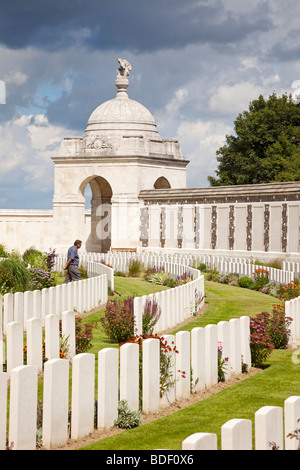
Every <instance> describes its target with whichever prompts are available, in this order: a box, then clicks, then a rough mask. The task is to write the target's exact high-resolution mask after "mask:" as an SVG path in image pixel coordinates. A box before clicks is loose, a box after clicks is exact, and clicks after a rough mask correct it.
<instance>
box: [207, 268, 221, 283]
mask: <svg viewBox="0 0 300 470" xmlns="http://www.w3.org/2000/svg"><path fill="white" fill-rule="evenodd" d="M207 280H208V281H214V282H220V276H219V272H218V271H217V270H215V269H214V270H211V271H210V272H209V273H208V274H207Z"/></svg>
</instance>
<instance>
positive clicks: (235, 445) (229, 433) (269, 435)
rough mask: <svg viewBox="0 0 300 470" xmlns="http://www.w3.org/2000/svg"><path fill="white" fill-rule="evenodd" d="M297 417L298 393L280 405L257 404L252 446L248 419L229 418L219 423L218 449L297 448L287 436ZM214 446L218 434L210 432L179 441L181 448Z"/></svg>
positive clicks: (299, 412)
mask: <svg viewBox="0 0 300 470" xmlns="http://www.w3.org/2000/svg"><path fill="white" fill-rule="evenodd" d="M283 418H284V419H283ZM299 418H300V396H291V397H289V398H287V399H286V400H285V401H284V407H283V408H282V407H280V406H263V407H261V408H260V409H259V410H257V411H256V413H255V416H254V428H255V429H254V431H255V437H254V446H253V443H252V427H253V424H252V420H250V419H239V418H236V419H231V420H229V421H227V422H226V423H225V424H223V426H222V427H221V450H299V441H298V439H297V438H296V437H291V436H290V435H293V434H295V431H296V430H297V429H299V422H298V420H299ZM283 422H284V424H283ZM253 447H254V449H253ZM217 449H218V438H217V434H214V433H205V432H198V433H194V434H191V435H190V436H188V437H187V438H186V439H185V440H184V441H183V442H182V450H217Z"/></svg>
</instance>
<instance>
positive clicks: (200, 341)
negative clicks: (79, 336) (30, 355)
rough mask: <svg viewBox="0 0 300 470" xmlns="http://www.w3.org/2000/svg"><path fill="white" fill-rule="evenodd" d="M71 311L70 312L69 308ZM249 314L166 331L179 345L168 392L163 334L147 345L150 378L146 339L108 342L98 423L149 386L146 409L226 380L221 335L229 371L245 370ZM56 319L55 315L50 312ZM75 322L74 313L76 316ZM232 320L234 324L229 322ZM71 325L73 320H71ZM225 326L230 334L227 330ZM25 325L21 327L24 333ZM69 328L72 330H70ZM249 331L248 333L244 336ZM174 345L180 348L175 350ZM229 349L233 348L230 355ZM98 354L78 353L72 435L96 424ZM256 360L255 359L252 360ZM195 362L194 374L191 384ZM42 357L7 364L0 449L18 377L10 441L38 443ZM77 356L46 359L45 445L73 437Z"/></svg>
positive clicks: (101, 364)
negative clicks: (163, 377) (162, 360)
mask: <svg viewBox="0 0 300 470" xmlns="http://www.w3.org/2000/svg"><path fill="white" fill-rule="evenodd" d="M69 313H70V312H66V313H65V315H66V319H67V315H68V314H69ZM248 320H249V319H248V317H241V318H240V319H232V320H230V321H229V322H221V324H218V325H207V326H206V327H204V328H194V329H193V330H192V331H191V333H190V332H188V331H180V332H178V333H176V335H166V336H164V339H163V341H167V344H168V345H169V346H170V347H171V351H169V352H166V354H169V355H170V359H171V362H170V364H171V365H170V370H169V371H168V378H167V384H165V385H167V393H165V395H164V396H163V397H161V396H160V387H161V384H160V378H161V377H160V355H161V343H160V340H159V339H156V338H150V339H145V340H144V341H143V346H142V379H141V380H142V383H141V384H140V383H139V380H140V379H139V361H140V359H139V355H140V351H139V345H138V344H137V343H127V344H124V345H123V346H121V347H120V350H118V348H105V349H102V350H101V351H99V353H98V377H97V384H98V395H97V427H98V428H109V427H112V426H113V425H114V421H115V420H116V419H117V417H118V403H119V400H127V402H128V405H129V407H130V408H131V409H133V410H138V409H139V393H140V392H139V390H140V386H141V387H142V410H143V411H144V412H145V413H150V412H157V411H158V410H159V408H160V407H161V406H163V407H165V406H169V405H170V404H171V403H173V402H174V401H175V400H180V399H182V398H188V397H189V396H190V394H191V392H192V391H198V390H200V389H203V388H205V387H209V386H211V385H214V384H216V383H217V382H218V341H220V340H222V345H223V353H224V351H225V352H226V353H227V352H228V354H229V358H230V359H229V362H228V370H227V374H226V378H228V377H229V376H230V374H231V373H234V372H236V373H239V372H240V371H241V362H242V356H243V361H244V362H246V361H251V358H250V356H249V353H250V348H249V322H248ZM46 321H47V323H48V319H47V320H46ZM69 321H70V322H72V319H71V318H69ZM225 326H227V327H228V328H224V327H225ZM65 329H66V327H65ZM225 331H226V332H227V334H225ZM20 332H21V329H20V331H19V334H20ZM66 333H68V331H66ZM241 338H242V339H241ZM174 346H176V349H177V351H178V352H176V351H174V349H173V348H174ZM224 357H225V356H224ZM95 359H96V358H95V355H94V354H88V353H85V354H78V355H75V356H73V358H72V397H71V437H72V438H74V439H78V438H79V437H82V436H85V435H87V434H89V433H90V432H92V431H93V429H94V406H95V398H96V397H95ZM250 364H251V362H248V365H250ZM191 370H192V374H193V375H192V380H193V383H192V384H191ZM37 375H38V367H37V365H19V366H16V367H14V368H12V369H11V370H10V372H9V374H8V373H3V372H0V395H1V400H0V418H1V417H2V420H1V419H0V449H3V448H5V445H6V444H5V436H6V416H7V409H6V406H7V400H6V397H7V380H8V377H10V410H9V443H10V442H12V441H13V442H14V448H15V449H34V448H35V446H36V413H37ZM69 378H70V368H69V360H67V359H60V358H53V359H49V360H48V361H47V362H45V364H44V376H43V381H44V382H43V384H44V385H43V387H44V392H43V433H42V434H43V438H42V441H43V445H44V446H45V447H46V448H51V447H56V446H63V445H64V444H66V442H67V439H68V409H69V408H68V407H69Z"/></svg>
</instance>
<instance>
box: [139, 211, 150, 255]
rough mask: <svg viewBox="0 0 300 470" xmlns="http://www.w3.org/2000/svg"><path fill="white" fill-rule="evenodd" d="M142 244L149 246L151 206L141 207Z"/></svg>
mask: <svg viewBox="0 0 300 470" xmlns="http://www.w3.org/2000/svg"><path fill="white" fill-rule="evenodd" d="M140 240H141V243H142V246H145V247H146V246H148V243H149V207H142V208H141V237H140Z"/></svg>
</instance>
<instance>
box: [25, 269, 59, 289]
mask: <svg viewBox="0 0 300 470" xmlns="http://www.w3.org/2000/svg"><path fill="white" fill-rule="evenodd" d="M29 272H30V274H31V290H42V289H45V288H48V287H54V286H55V279H54V277H52V275H51V273H50V272H48V271H44V270H43V269H29Z"/></svg>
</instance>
